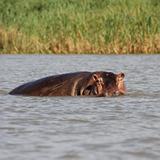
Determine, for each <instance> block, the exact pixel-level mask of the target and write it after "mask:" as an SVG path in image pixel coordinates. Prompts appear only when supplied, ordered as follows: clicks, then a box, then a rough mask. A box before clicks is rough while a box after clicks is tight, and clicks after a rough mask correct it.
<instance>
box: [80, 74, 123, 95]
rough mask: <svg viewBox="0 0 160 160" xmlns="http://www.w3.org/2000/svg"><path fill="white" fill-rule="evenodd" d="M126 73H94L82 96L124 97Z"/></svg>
mask: <svg viewBox="0 0 160 160" xmlns="http://www.w3.org/2000/svg"><path fill="white" fill-rule="evenodd" d="M124 77H125V75H124V73H119V74H114V73H112V72H94V73H92V76H91V77H90V81H89V82H88V85H87V87H86V88H85V89H84V90H83V93H82V95H95V96H114V95H124V94H125V91H126V88H125V85H124Z"/></svg>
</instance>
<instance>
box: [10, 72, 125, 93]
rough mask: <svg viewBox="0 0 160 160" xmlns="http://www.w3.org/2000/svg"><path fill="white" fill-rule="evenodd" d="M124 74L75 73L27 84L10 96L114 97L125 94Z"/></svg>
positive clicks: (14, 90) (13, 91)
mask: <svg viewBox="0 0 160 160" xmlns="http://www.w3.org/2000/svg"><path fill="white" fill-rule="evenodd" d="M124 77H125V76H124V73H119V74H114V73H112V72H102V71H100V72H75V73H66V74H60V75H54V76H49V77H45V78H42V79H39V80H35V81H32V82H28V83H25V84H23V85H21V86H19V87H17V88H15V89H13V90H12V91H11V92H10V93H9V94H11V95H27V96H113V95H123V94H125V91H126V89H125V85H124Z"/></svg>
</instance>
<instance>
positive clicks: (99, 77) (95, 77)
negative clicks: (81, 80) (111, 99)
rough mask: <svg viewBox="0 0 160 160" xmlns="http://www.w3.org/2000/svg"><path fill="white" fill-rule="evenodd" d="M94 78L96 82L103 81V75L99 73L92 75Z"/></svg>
mask: <svg viewBox="0 0 160 160" xmlns="http://www.w3.org/2000/svg"><path fill="white" fill-rule="evenodd" d="M92 78H93V80H94V82H97V83H103V79H102V77H101V76H99V75H97V74H93V75H92Z"/></svg>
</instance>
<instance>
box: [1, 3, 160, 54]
mask: <svg viewBox="0 0 160 160" xmlns="http://www.w3.org/2000/svg"><path fill="white" fill-rule="evenodd" d="M159 11H160V1H159V0H132V1H131V0H27V1H26V0H1V1H0V53H116V54H120V53H160V12H159Z"/></svg>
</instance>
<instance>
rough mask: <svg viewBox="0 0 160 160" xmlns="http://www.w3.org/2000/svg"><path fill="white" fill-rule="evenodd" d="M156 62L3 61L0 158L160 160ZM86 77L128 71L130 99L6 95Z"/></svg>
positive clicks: (22, 58)
mask: <svg viewBox="0 0 160 160" xmlns="http://www.w3.org/2000/svg"><path fill="white" fill-rule="evenodd" d="M159 59H160V56H158V55H156V56H142V55H139V56H88V55H83V56H74V55H71V56H47V55H30V56H29V55H22V56H13V55H3V56H1V57H0V68H1V69H0V74H1V78H0V122H1V125H0V139H1V140H0V141H1V143H0V157H1V158H0V159H5V160H10V159H13V160H22V159H23V160H25V159H26V160H29V159H38V160H43V159H57V160H72V159H73V160H78V159H80V160H82V159H84V160H88V159H105V160H106V159H109V160H110V159H113V160H121V159H127V160H128V159H131V160H132V159H136V160H137V159H144V160H146V159H159V157H160V148H159V146H160V127H159V126H160V107H159V101H160V87H159V84H160V78H159V77H160V72H159V68H160V63H159ZM4 66H5V67H4ZM85 70H88V71H96V70H105V71H113V72H120V71H123V72H125V74H126V85H127V90H128V91H127V94H126V95H125V96H120V97H112V98H111V97H98V98H95V97H94V98H93V97H25V96H24V97H23V96H11V95H8V94H7V93H8V92H9V91H10V90H11V89H13V88H14V87H16V86H18V85H20V84H22V83H24V82H28V81H30V80H33V79H37V78H41V77H45V76H48V75H53V74H58V73H66V72H74V71H85Z"/></svg>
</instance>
